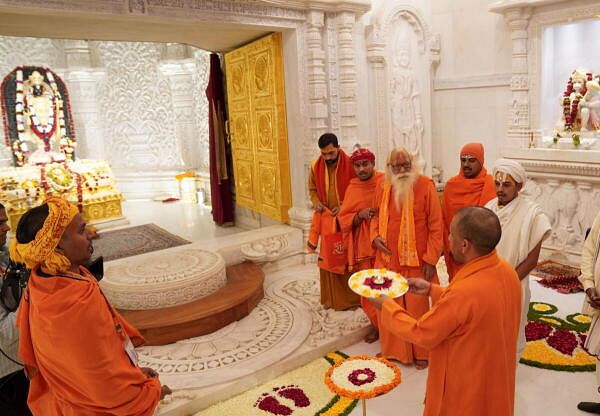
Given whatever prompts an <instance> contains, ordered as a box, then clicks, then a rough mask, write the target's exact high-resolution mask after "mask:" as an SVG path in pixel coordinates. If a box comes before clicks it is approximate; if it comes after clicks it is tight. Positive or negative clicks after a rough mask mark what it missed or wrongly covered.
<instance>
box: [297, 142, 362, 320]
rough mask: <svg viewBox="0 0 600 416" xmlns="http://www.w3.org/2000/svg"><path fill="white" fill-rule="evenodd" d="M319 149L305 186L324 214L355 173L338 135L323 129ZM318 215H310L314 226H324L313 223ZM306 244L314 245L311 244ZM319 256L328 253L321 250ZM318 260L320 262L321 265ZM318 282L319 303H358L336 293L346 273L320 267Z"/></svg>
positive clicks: (334, 210)
mask: <svg viewBox="0 0 600 416" xmlns="http://www.w3.org/2000/svg"><path fill="white" fill-rule="evenodd" d="M319 149H321V156H320V157H319V158H317V159H316V160H315V161H313V163H312V165H311V171H310V176H309V178H308V190H309V194H310V199H311V201H312V204H313V209H314V210H315V212H316V213H322V214H323V215H324V216H325V217H327V216H334V217H335V216H337V214H338V212H339V210H340V206H341V205H342V202H343V200H344V196H345V194H346V188H348V185H349V184H350V180H351V179H353V178H354V177H355V176H354V168H353V167H352V161H351V160H350V158H349V157H348V155H347V154H346V153H344V151H343V150H342V149H340V146H339V143H338V139H337V137H336V136H335V134H333V133H325V134H323V135H322V136H321V137H319ZM320 220H321V215H315V216H313V227H312V228H313V229H315V228H318V229H320V230H322V229H323V227H321V226H317V224H314V222H315V221H320ZM311 244H312V243H311V241H310V240H309V248H310V249H314V248H316V247H314V246H312V245H311ZM320 255H321V256H326V255H327V254H326V253H325V252H324V250H321V253H320ZM321 265H322V264H321V262H319V266H321ZM319 272H320V283H321V304H322V305H323V306H325V308H333V309H335V310H344V309H349V308H352V307H356V306H358V303H359V300H358V297H354V296H352V297H349V298H347V299H343V298H341V297H340V296H337V297H336V296H335V294H336V293H337V294H340V293H345V289H346V287H347V276H346V274H342V273H333V272H331V271H329V270H325V269H324V268H322V267H319Z"/></svg>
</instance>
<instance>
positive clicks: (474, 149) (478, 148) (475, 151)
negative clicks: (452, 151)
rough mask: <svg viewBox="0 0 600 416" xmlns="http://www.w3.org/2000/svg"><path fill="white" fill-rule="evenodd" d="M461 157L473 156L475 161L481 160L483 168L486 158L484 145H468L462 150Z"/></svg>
mask: <svg viewBox="0 0 600 416" xmlns="http://www.w3.org/2000/svg"><path fill="white" fill-rule="evenodd" d="M460 155H461V156H465V155H469V156H473V157H474V158H475V159H477V160H479V163H481V166H483V162H484V157H483V145H482V144H481V143H467V144H465V145H464V146H463V148H462V149H461V150H460Z"/></svg>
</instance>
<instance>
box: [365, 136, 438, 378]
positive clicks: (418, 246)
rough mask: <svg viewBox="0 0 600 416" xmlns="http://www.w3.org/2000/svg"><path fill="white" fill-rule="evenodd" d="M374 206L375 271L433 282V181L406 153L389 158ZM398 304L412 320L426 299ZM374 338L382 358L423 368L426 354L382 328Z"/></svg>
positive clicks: (435, 214)
mask: <svg viewBox="0 0 600 416" xmlns="http://www.w3.org/2000/svg"><path fill="white" fill-rule="evenodd" d="M375 205H376V207H378V213H377V216H376V217H374V218H373V219H372V220H371V239H372V241H373V245H375V247H376V248H377V253H376V257H375V267H376V268H387V269H388V270H393V271H395V272H398V273H400V274H402V275H403V276H404V277H424V278H425V279H427V280H428V281H433V282H437V281H438V279H437V273H436V268H435V265H436V263H437V261H438V259H439V257H440V254H441V252H442V245H443V243H442V228H443V224H442V212H441V208H440V203H439V199H438V196H437V193H436V190H435V186H434V184H433V181H432V180H431V179H430V178H428V177H427V176H424V175H420V174H419V173H418V172H417V169H416V165H415V163H414V159H413V157H412V155H410V153H408V152H407V151H406V150H405V149H403V148H398V149H395V150H393V151H392V152H391V153H390V155H389V157H388V162H387V166H386V180H385V182H383V184H382V185H381V186H380V187H379V188H378V189H377V192H376V194H375ZM397 302H398V304H399V305H400V306H402V307H403V308H405V309H406V310H408V311H409V313H410V314H411V315H412V316H414V317H415V318H419V317H420V316H422V315H423V314H424V313H426V312H427V311H428V310H429V299H428V298H427V296H422V295H417V294H412V293H409V294H407V295H405V296H402V297H400V298H398V299H397ZM377 318H378V317H377ZM379 338H380V341H381V355H382V356H384V357H387V358H392V359H396V360H398V361H400V362H402V363H404V364H412V363H414V364H415V366H416V367H417V368H418V369H423V368H426V367H427V356H428V353H427V350H426V349H424V348H422V347H419V346H417V345H414V344H411V343H409V342H406V341H404V340H402V339H399V338H397V337H395V336H394V335H393V334H392V333H391V332H389V331H387V330H386V329H385V328H382V327H381V325H379Z"/></svg>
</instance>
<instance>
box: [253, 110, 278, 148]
mask: <svg viewBox="0 0 600 416" xmlns="http://www.w3.org/2000/svg"><path fill="white" fill-rule="evenodd" d="M256 128H257V137H258V143H257V145H258V150H260V151H264V150H266V151H274V150H275V148H274V147H273V115H272V114H271V111H257V112H256Z"/></svg>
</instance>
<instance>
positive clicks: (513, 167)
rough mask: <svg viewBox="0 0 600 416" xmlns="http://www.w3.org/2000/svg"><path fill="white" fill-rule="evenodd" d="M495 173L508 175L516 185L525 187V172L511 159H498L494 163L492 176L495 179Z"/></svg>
mask: <svg viewBox="0 0 600 416" xmlns="http://www.w3.org/2000/svg"><path fill="white" fill-rule="evenodd" d="M497 172H502V173H507V174H509V175H510V176H511V177H512V178H513V179H514V180H515V182H517V183H520V184H523V185H525V182H526V181H527V172H525V169H524V168H523V166H521V164H520V163H519V162H517V161H516V160H511V159H498V160H496V163H494V169H493V176H494V177H496V173H497Z"/></svg>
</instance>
